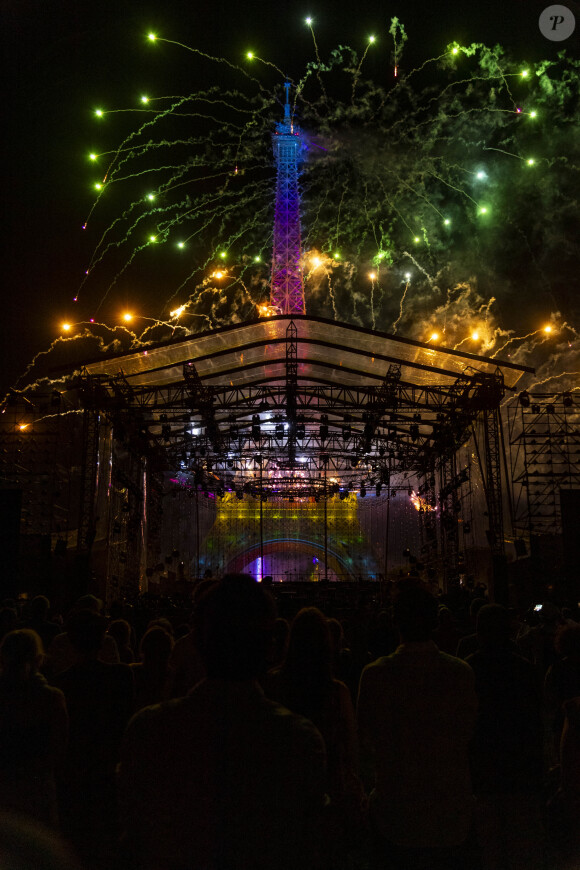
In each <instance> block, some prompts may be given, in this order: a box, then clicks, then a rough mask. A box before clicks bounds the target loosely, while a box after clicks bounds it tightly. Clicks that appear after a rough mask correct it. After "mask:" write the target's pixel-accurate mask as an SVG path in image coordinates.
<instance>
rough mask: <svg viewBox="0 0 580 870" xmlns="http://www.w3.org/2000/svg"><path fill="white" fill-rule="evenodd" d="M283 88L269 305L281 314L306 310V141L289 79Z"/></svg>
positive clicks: (276, 149) (277, 133)
mask: <svg viewBox="0 0 580 870" xmlns="http://www.w3.org/2000/svg"><path fill="white" fill-rule="evenodd" d="M284 89H285V91H286V102H285V105H284V120H283V121H281V122H279V123H278V124H276V131H275V132H274V134H273V136H272V145H273V148H274V158H275V160H276V170H277V171H276V206H275V211H274V248H273V252H272V283H271V288H270V305H271V306H272V308H274V309H275V310H276V311H277V312H278V313H280V314H305V313H306V305H305V301H304V282H303V279H302V267H301V263H300V261H301V258H302V239H301V233H300V191H299V189H298V163H299V161H300V156H301V151H302V147H303V143H302V134H301V131H300V129H299V128H298V127H297V126H296V125H295V124H294V122H293V119H292V114H291V111H290V82H284Z"/></svg>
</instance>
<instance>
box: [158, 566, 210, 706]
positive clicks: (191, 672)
mask: <svg viewBox="0 0 580 870" xmlns="http://www.w3.org/2000/svg"><path fill="white" fill-rule="evenodd" d="M214 582H215V581H214V580H212V579H211V578H209V577H208V578H206V579H204V580H201V581H200V582H199V583H198V584H197V586H196V588H195V592H194V598H193V607H194V612H193V615H192V620H193V622H194V623H195V608H196V606H197V602H198V601H199V600H200V598H201V597H203V595H205V593H206V592H207V590H208V589H210V588H211V586H212V585H213V583H214ZM204 677H205V667H204V664H203V661H202V657H201V655H200V653H199V650H198V648H197V642H196V637H195V625H194V626H193V627H192V629H191V631H189V633H188V634H186V635H184V636H183V637H181V638H179V640H178V641H176V643H175V645H174V647H173V649H172V651H171V655H170V657H169V675H168V680H167V697H168V698H181V697H183V695H186V694H187V693H188V692H189V690H190V689H192V688H193V687H194V686H195V684H196V683H199V681H200V680H202V679H203V678H204Z"/></svg>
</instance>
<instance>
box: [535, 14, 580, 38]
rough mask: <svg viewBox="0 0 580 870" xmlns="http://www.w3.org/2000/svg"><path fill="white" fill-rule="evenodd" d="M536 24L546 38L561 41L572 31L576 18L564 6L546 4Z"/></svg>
mask: <svg viewBox="0 0 580 870" xmlns="http://www.w3.org/2000/svg"><path fill="white" fill-rule="evenodd" d="M538 26H539V28H540V31H541V33H542V36H545V37H546V39H550V40H551V41H552V42H562V41H563V40H564V39H568V37H569V36H571V35H572V34H573V33H574V28H575V27H576V20H575V18H574V15H573V13H572V12H571V11H570V10H569V9H568V8H567V7H566V6H548V7H547V8H546V9H544V11H543V12H542V14H541V15H540V18H539V21H538Z"/></svg>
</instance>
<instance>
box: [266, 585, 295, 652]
mask: <svg viewBox="0 0 580 870" xmlns="http://www.w3.org/2000/svg"><path fill="white" fill-rule="evenodd" d="M262 582H263V581H262ZM289 637H290V624H289V622H288V620H287V619H283V618H282V617H281V616H279V617H278V618H277V619H276V621H275V622H274V630H273V632H272V655H271V666H272V668H277V667H280V665H281V664H282V663H283V661H284V659H285V658H286V652H287V650H288V638H289Z"/></svg>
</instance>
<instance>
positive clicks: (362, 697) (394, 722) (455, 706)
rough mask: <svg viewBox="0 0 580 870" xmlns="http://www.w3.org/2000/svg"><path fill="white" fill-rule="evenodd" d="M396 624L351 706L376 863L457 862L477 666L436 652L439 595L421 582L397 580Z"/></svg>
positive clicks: (461, 863)
mask: <svg viewBox="0 0 580 870" xmlns="http://www.w3.org/2000/svg"><path fill="white" fill-rule="evenodd" d="M393 622H394V624H395V626H396V627H397V629H398V631H399V636H400V640H401V643H400V645H399V646H398V647H397V649H396V650H395V652H394V653H392V654H391V655H389V656H385V657H382V658H379V659H377V661H375V662H373V663H371V664H369V665H367V667H366V668H365V669H364V671H363V673H362V675H361V680H360V688H359V696H358V705H357V717H358V726H359V740H360V742H361V751H363V752H364V751H366V752H368V753H370V755H371V765H372V767H373V768H374V777H375V782H374V789H373V791H372V793H371V795H370V816H371V826H372V830H373V838H374V856H375V865H376V867H377V868H381V870H382V868H384V867H389V868H392V870H399V868H405V870H407V868H413V870H419V868H420V870H435V868H437V870H449V868H461V870H464V868H465V867H469V866H470V865H469V863H468V861H469V859H468V858H467V852H468V850H469V848H470V842H471V840H470V832H471V828H472V817H473V798H472V787H471V778H470V772H469V755H468V747H469V741H470V739H471V736H472V733H473V728H474V725H475V716H476V710H477V698H476V695H475V689H474V682H475V680H474V673H473V671H472V669H471V668H470V667H469V665H467V664H466V663H465V662H463V661H461V660H460V659H457V658H455V657H454V656H450V655H448V654H447V653H443V652H441V651H440V650H438V648H437V646H436V645H435V643H434V641H433V640H432V638H431V633H432V631H433V629H434V628H435V626H436V625H437V599H436V598H435V597H434V596H433V595H432V594H431V593H430V592H429V591H428V590H427V589H426V588H425V587H423V586H422V585H421V584H420V583H419V582H417V581H415V580H412V579H405V580H403V581H401V582H400V583H398V584H397V590H396V593H395V597H394V603H393Z"/></svg>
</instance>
